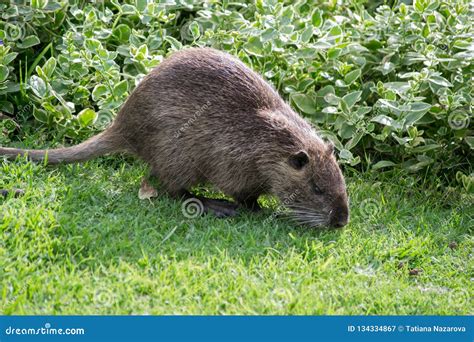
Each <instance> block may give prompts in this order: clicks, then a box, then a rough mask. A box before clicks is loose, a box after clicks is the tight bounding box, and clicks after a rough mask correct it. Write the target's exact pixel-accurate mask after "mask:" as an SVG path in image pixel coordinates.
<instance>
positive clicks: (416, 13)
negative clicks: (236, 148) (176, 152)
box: [0, 0, 474, 187]
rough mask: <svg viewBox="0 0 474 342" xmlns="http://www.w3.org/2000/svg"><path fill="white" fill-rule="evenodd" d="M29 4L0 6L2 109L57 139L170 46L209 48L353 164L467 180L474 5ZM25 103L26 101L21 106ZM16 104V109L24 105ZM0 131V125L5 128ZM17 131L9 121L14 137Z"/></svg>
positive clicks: (93, 118) (109, 103)
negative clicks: (280, 99) (257, 77)
mask: <svg viewBox="0 0 474 342" xmlns="http://www.w3.org/2000/svg"><path fill="white" fill-rule="evenodd" d="M469 5H470V3H469V1H468V0H447V1H428V0H417V1H415V2H414V3H413V4H410V5H407V4H405V3H400V4H396V5H394V6H392V7H389V6H387V5H380V6H378V7H376V8H375V9H373V10H372V9H368V7H365V6H364V4H363V1H360V0H352V1H345V2H344V3H338V2H337V1H335V0H331V1H328V2H321V3H320V4H319V5H314V4H313V3H312V2H309V1H305V0H299V1H296V2H285V3H282V2H277V1H274V0H271V1H263V0H257V1H255V2H250V3H230V2H227V1H223V2H222V3H217V2H212V3H208V2H204V1H191V0H174V1H166V2H163V3H157V2H151V1H146V0H136V1H127V2H126V3H119V2H118V1H116V0H114V1H107V2H105V3H104V2H99V3H96V4H86V2H82V1H76V2H74V1H69V2H68V1H47V0H36V1H32V2H31V6H25V5H13V4H12V5H5V4H0V12H1V20H0V39H1V40H2V41H3V45H1V46H0V111H3V112H4V113H6V114H10V115H11V116H13V118H14V119H15V120H16V121H17V122H24V121H25V120H28V119H32V118H33V117H34V119H35V121H36V122H37V124H38V125H43V126H46V127H48V128H50V129H51V132H53V133H54V134H55V135H56V136H59V137H63V136H65V137H69V138H72V139H75V140H79V139H83V138H84V137H85V136H88V135H91V134H93V133H95V132H96V131H98V130H101V129H103V128H104V127H105V126H106V125H107V124H108V123H109V122H110V121H111V120H112V118H113V116H114V115H115V113H116V111H117V109H118V108H119V107H120V105H121V104H122V103H123V101H124V100H125V99H126V98H127V96H128V94H129V93H130V91H131V90H132V89H133V88H134V87H135V86H136V85H137V84H138V82H140V80H141V79H142V77H143V76H144V75H145V74H147V73H148V72H149V71H150V69H151V68H153V67H154V66H156V65H157V64H159V63H160V61H161V60H162V59H163V58H164V57H165V56H166V55H167V54H169V53H170V52H172V51H175V50H179V49H182V48H183V47H184V46H187V45H194V46H213V47H215V48H218V49H221V50H226V51H228V52H230V53H232V54H234V55H236V56H238V57H239V58H240V59H241V60H243V61H244V62H245V63H247V64H248V65H250V66H251V67H252V68H254V69H255V70H257V71H259V72H260V73H261V74H262V75H264V77H265V78H266V79H267V80H268V81H270V82H271V83H272V84H273V85H274V86H275V87H276V88H277V89H278V90H279V92H280V93H281V94H283V95H284V96H285V97H286V98H287V99H288V100H289V101H290V102H291V104H292V105H293V107H294V108H295V109H296V110H297V111H299V112H300V113H302V114H303V115H305V116H306V117H307V118H309V119H310V120H312V121H313V122H314V123H315V124H317V125H318V127H319V128H320V130H321V133H322V134H323V135H324V136H326V137H327V138H328V139H330V140H332V141H333V142H334V143H335V145H336V147H337V149H338V150H339V155H340V159H341V160H342V161H343V162H344V163H347V164H350V165H352V166H354V165H357V164H360V165H361V166H363V167H366V168H371V169H373V170H377V169H382V168H385V169H390V168H401V169H403V170H405V171H406V172H418V173H420V174H429V173H431V174H436V175H443V174H444V175H446V176H447V177H449V175H454V174H456V172H459V173H458V174H457V178H458V180H460V181H461V182H464V185H465V186H466V187H470V186H471V185H470V184H472V175H470V173H471V172H472V165H471V162H472V160H471V159H472V151H473V149H474V134H473V130H472V125H471V119H472V109H473V106H474V99H473V94H474V88H473V74H474V70H473V65H474V63H473V61H474V29H473V20H472V16H473V15H474V7H469ZM25 106H26V107H25ZM25 108H26V110H25ZM5 127H7V128H5ZM16 127H17V126H16V125H12V124H10V125H6V124H5V123H4V122H3V126H0V128H3V130H4V132H6V133H7V135H13V134H14V132H15V129H16Z"/></svg>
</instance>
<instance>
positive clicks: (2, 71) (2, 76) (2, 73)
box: [0, 65, 10, 82]
mask: <svg viewBox="0 0 474 342" xmlns="http://www.w3.org/2000/svg"><path fill="white" fill-rule="evenodd" d="M9 73H10V72H9V71H8V67H6V66H5V65H0V82H4V81H5V80H6V79H7V77H8V74H9Z"/></svg>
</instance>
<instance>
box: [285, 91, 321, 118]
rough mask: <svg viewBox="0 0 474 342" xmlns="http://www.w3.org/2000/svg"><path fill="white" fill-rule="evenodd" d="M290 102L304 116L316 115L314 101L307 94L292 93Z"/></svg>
mask: <svg viewBox="0 0 474 342" xmlns="http://www.w3.org/2000/svg"><path fill="white" fill-rule="evenodd" d="M290 98H291V100H292V101H293V102H294V103H295V104H296V107H298V109H299V110H301V111H302V112H303V113H306V114H315V113H316V101H315V100H314V98H313V97H312V96H310V95H308V94H299V93H292V94H291V95H290Z"/></svg>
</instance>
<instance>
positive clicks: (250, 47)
mask: <svg viewBox="0 0 474 342" xmlns="http://www.w3.org/2000/svg"><path fill="white" fill-rule="evenodd" d="M243 48H244V50H245V51H246V52H247V53H249V54H251V55H254V56H257V57H263V55H264V53H263V43H262V42H261V40H260V38H259V37H250V39H249V40H248V42H247V43H245V44H244V46H243Z"/></svg>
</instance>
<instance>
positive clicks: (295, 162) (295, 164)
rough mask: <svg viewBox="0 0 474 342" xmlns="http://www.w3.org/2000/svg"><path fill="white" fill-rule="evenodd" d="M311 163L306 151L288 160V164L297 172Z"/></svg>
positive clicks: (297, 153)
mask: <svg viewBox="0 0 474 342" xmlns="http://www.w3.org/2000/svg"><path fill="white" fill-rule="evenodd" d="M308 163H309V156H308V153H306V151H303V150H301V151H299V152H296V153H295V154H292V155H291V156H290V158H288V164H290V166H291V167H292V168H294V169H296V170H301V169H302V168H303V166H305V165H306V164H308Z"/></svg>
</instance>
